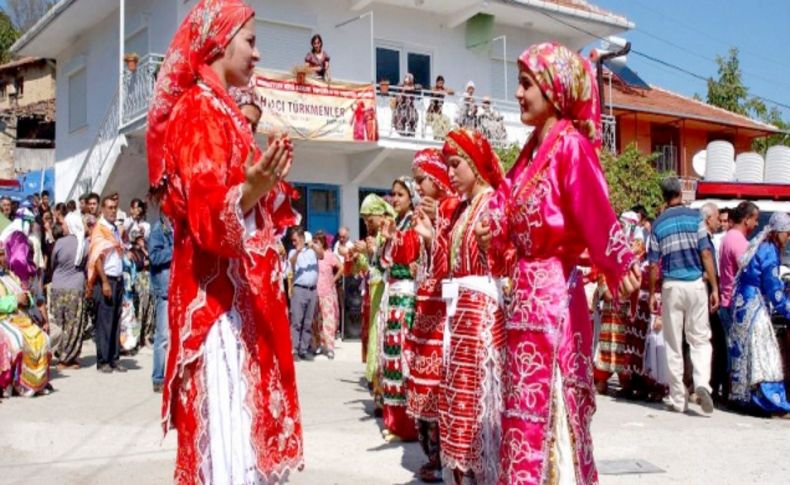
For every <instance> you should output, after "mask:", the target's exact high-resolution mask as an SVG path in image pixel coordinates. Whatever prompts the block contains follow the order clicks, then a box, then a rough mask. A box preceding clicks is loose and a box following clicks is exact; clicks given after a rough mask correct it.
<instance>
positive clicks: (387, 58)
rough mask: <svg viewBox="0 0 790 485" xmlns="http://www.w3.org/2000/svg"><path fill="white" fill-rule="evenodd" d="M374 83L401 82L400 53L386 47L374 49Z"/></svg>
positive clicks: (395, 83)
mask: <svg viewBox="0 0 790 485" xmlns="http://www.w3.org/2000/svg"><path fill="white" fill-rule="evenodd" d="M376 81H377V82H381V81H389V82H390V84H393V85H397V84H400V82H401V75H400V51H399V50H397V49H391V48H388V47H376Z"/></svg>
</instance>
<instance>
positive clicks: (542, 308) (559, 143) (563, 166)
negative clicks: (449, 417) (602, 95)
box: [478, 43, 641, 484]
mask: <svg viewBox="0 0 790 485" xmlns="http://www.w3.org/2000/svg"><path fill="white" fill-rule="evenodd" d="M518 66H519V77H518V83H519V85H518V89H517V91H516V99H517V100H518V102H519V105H520V108H521V122H522V123H524V124H526V125H530V126H532V127H533V130H532V134H531V135H530V137H529V140H528V141H527V144H526V145H525V146H524V149H523V150H522V151H521V154H520V155H519V157H518V160H517V161H516V163H515V165H514V166H513V168H512V169H511V170H510V172H508V174H507V178H506V180H505V181H504V182H503V183H502V184H500V186H499V188H498V189H497V193H496V195H495V196H494V197H493V198H492V200H491V204H490V205H489V208H490V211H491V212H490V215H491V219H490V220H488V221H481V223H480V224H479V227H478V237H479V238H480V239H481V241H483V242H486V241H492V239H491V237H492V236H493V247H494V248H495V250H496V252H501V251H504V250H506V249H508V248H510V247H515V250H516V255H517V256H516V263H515V269H514V271H513V273H512V277H513V285H514V289H513V293H512V295H511V304H510V307H509V309H508V312H507V313H508V319H507V323H506V328H507V342H506V353H507V358H506V365H505V370H504V375H503V378H502V383H503V388H504V389H503V399H504V412H503V418H502V449H501V463H502V470H501V473H502V474H501V476H500V481H501V483H508V484H516V483H518V484H521V483H544V481H545V479H546V477H553V478H554V480H556V481H558V482H559V483H566V481H574V480H575V481H578V482H579V483H585V484H588V483H597V481H598V474H597V471H596V468H595V461H594V459H593V453H592V436H591V435H590V424H591V418H592V415H593V413H594V412H595V389H594V386H593V379H592V369H591V367H592V355H591V353H592V337H593V335H592V330H593V326H592V323H591V322H590V314H589V312H588V310H587V302H586V298H585V294H584V290H583V288H582V284H581V278H580V275H579V271H578V270H577V269H576V266H577V265H578V263H579V261H580V256H581V254H582V252H583V251H584V250H585V248H587V249H588V250H589V255H590V259H591V261H592V263H593V264H594V265H595V266H596V267H597V268H598V269H599V270H600V271H601V273H602V274H603V275H604V277H605V278H606V281H607V282H608V286H609V288H612V289H615V288H618V286H620V283H621V281H623V280H625V282H626V284H625V285H623V288H621V291H627V292H628V293H631V292H632V291H633V290H635V289H636V288H637V287H638V286H639V282H640V281H641V273H640V271H639V268H638V266H637V265H635V264H633V263H634V262H633V259H634V256H633V254H632V252H631V249H630V247H629V244H628V241H627V238H626V235H625V234H624V233H623V232H622V230H621V228H620V224H619V223H618V221H617V217H616V216H615V214H614V212H613V211H612V208H611V205H610V203H609V197H608V193H607V192H608V191H607V186H606V179H605V178H604V175H603V171H602V170H601V164H600V161H599V160H598V154H597V150H598V148H599V147H600V146H601V115H600V105H599V98H598V91H597V89H596V86H597V85H596V83H595V77H594V76H593V74H592V68H591V66H590V65H589V63H588V62H587V61H586V60H584V59H583V58H582V57H580V56H579V55H578V54H576V53H575V52H573V51H572V50H570V49H568V48H567V47H564V46H562V45H559V44H554V43H544V44H537V45H533V46H531V47H529V48H528V49H527V50H526V51H524V53H523V54H522V55H521V56H520V57H519V60H518Z"/></svg>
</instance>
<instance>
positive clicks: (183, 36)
mask: <svg viewBox="0 0 790 485" xmlns="http://www.w3.org/2000/svg"><path fill="white" fill-rule="evenodd" d="M254 15H255V11H254V10H253V9H252V8H251V7H250V6H249V5H247V4H246V3H244V2H242V1H241V0H200V2H198V4H197V5H195V6H194V7H193V8H192V10H191V11H190V12H189V13H188V14H187V16H186V18H185V19H184V21H183V22H182V23H181V26H180V27H179V28H178V30H177V31H176V34H175V36H173V41H172V42H171V43H170V48H169V49H168V50H167V54H166V55H165V61H164V63H163V64H162V69H161V70H160V71H159V77H158V78H157V81H156V86H155V88H154V97H153V100H152V101H151V107H150V108H149V110H148V134H147V147H148V181H149V183H150V184H151V186H152V187H158V186H161V185H162V184H163V182H164V181H165V178H166V177H165V175H166V174H165V162H164V139H165V133H166V132H167V127H168V124H169V122H170V114H171V113H172V111H173V108H174V107H175V105H176V104H177V103H178V101H179V100H180V99H181V97H182V96H183V95H184V93H186V92H187V91H188V90H189V88H191V87H192V86H194V85H195V84H196V83H197V81H198V80H200V81H202V82H203V83H205V84H206V85H208V86H209V87H210V88H211V89H212V90H213V91H214V92H215V93H216V95H217V96H218V97H219V98H220V99H222V100H223V101H224V102H225V104H226V105H227V106H229V107H230V108H231V110H232V115H233V116H234V118H237V119H238V121H239V122H240V125H239V126H246V121H245V119H244V116H243V115H242V114H241V111H239V109H238V107H237V106H236V103H235V102H234V101H233V98H231V97H230V95H229V94H228V92H227V90H226V89H225V87H224V86H223V85H222V83H221V82H220V80H219V78H218V77H217V75H216V74H215V73H214V71H212V70H211V68H210V67H209V63H210V62H211V61H213V60H214V59H216V58H217V56H219V55H221V54H222V52H223V51H224V49H225V47H227V46H228V44H229V43H230V41H231V39H233V36H234V35H236V33H237V32H238V31H239V29H241V27H242V26H243V25H244V24H245V23H246V22H247V21H248V20H249V19H250V18H252V17H253V16H254ZM242 133H243V134H242V136H245V137H248V138H249V140H247V141H248V144H252V142H253V138H252V133H250V132H249V130H247V131H246V132H244V131H243V132H242Z"/></svg>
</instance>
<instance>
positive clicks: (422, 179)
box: [404, 148, 459, 483]
mask: <svg viewBox="0 0 790 485" xmlns="http://www.w3.org/2000/svg"><path fill="white" fill-rule="evenodd" d="M412 174H413V175H414V182H415V183H416V184H417V191H418V192H419V194H420V205H419V206H418V208H417V210H418V211H421V212H422V213H424V214H425V215H426V216H428V218H429V219H430V220H431V221H432V222H433V223H434V224H435V223H436V219H437V217H436V216H437V213H438V208H439V206H440V205H443V206H444V207H445V209H446V210H447V208H454V207H455V206H457V204H458V203H459V200H458V197H457V196H456V195H455V191H454V190H453V188H452V187H451V185H450V177H449V175H448V174H447V165H445V163H444V157H443V156H442V152H441V150H438V149H436V148H426V149H424V150H420V151H419V152H417V153H416V154H415V155H414V161H413V162H412ZM445 222H449V221H446V220H445ZM444 229H445V230H441V231H438V232H440V233H442V234H445V233H446V228H444ZM409 237H411V238H418V235H417V233H416V231H415V230H414V229H412V230H410V232H409ZM420 242H421V241H420ZM417 244H420V243H417ZM442 244H444V245H445V246H446V242H445V243H440V242H439V241H436V240H434V241H433V242H432V243H431V244H430V245H426V244H421V245H420V259H419V264H418V270H417V276H416V282H417V303H416V307H415V308H416V311H415V315H414V325H413V326H412V329H411V332H409V333H407V334H406V344H405V346H404V354H405V356H406V362H407V363H408V370H409V372H408V375H407V377H406V399H407V408H406V410H407V412H408V413H409V415H410V416H412V417H414V419H416V420H417V429H418V432H419V437H418V438H419V441H420V445H421V446H422V449H423V451H424V452H425V454H426V455H427V457H428V462H427V463H426V464H425V465H424V466H423V467H422V468H420V471H419V473H418V475H419V478H420V480H422V481H423V482H428V483H430V482H440V481H442V460H441V457H440V452H439V450H440V440H439V383H440V382H441V378H442V342H443V335H444V324H445V318H446V311H445V310H446V307H447V306H446V304H445V302H444V300H442V278H444V277H446V276H447V258H441V257H440V255H439V253H438V248H439V247H441V246H442ZM432 262H433V264H431V263H432Z"/></svg>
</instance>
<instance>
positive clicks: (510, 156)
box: [494, 143, 521, 173]
mask: <svg viewBox="0 0 790 485" xmlns="http://www.w3.org/2000/svg"><path fill="white" fill-rule="evenodd" d="M494 151H495V152H496V154H497V156H498V157H499V161H500V163H501V164H502V170H504V171H505V173H507V171H508V170H510V168H511V167H512V166H513V165H515V164H516V160H517V159H518V155H519V153H521V147H520V146H518V145H516V144H515V143H514V144H512V145H508V146H506V147H499V148H494Z"/></svg>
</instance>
